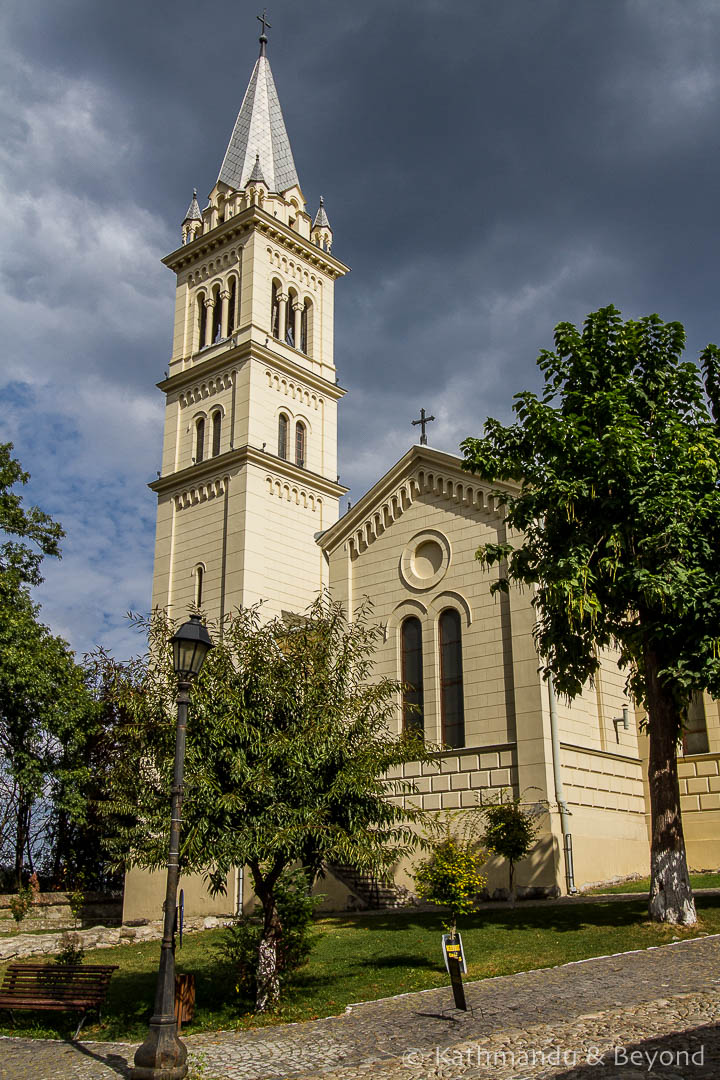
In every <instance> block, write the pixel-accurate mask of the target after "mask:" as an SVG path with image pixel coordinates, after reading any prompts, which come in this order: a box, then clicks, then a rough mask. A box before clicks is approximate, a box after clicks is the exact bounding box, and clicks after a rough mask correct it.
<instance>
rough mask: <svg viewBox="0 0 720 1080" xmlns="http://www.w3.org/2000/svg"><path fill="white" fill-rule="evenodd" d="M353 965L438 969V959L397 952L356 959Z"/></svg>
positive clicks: (362, 966) (360, 966) (361, 966)
mask: <svg viewBox="0 0 720 1080" xmlns="http://www.w3.org/2000/svg"><path fill="white" fill-rule="evenodd" d="M355 966H356V967H359V968H365V967H369V968H429V969H430V970H439V968H440V966H441V965H440V961H438V962H437V963H436V962H434V961H433V960H429V959H428V957H427V956H419V955H418V954H417V953H397V954H394V955H393V956H377V957H368V958H367V959H366V960H356V961H355Z"/></svg>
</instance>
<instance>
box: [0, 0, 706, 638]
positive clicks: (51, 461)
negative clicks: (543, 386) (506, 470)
mask: <svg viewBox="0 0 720 1080" xmlns="http://www.w3.org/2000/svg"><path fill="white" fill-rule="evenodd" d="M255 13H256V12H255V6H252V7H251V6H250V5H247V4H237V3H236V2H233V3H230V2H225V0H218V2H216V3H214V4H213V5H212V6H209V5H208V6H204V5H198V4H197V3H191V2H189V0H172V2H169V0H158V2H157V3H155V4H147V3H143V4H141V3H139V2H138V0H125V2H124V3H123V4H122V5H110V4H98V3H97V2H96V0H53V2H52V3H51V2H50V0H33V3H32V4H27V3H21V2H18V0H9V2H8V0H6V4H5V5H4V14H3V23H2V26H1V27H0V57H1V59H2V63H0V80H2V84H3V85H2V95H1V99H0V129H1V130H0V229H1V230H2V238H3V241H2V245H1V248H2V250H1V251H0V319H1V321H2V326H3V329H4V348H3V350H2V355H1V356H0V439H2V440H3V441H6V440H12V441H13V442H14V443H15V447H16V453H17V455H18V456H19V458H20V460H21V461H22V463H23V465H24V467H25V468H26V469H28V470H29V471H30V472H31V473H32V481H31V484H30V485H29V487H28V492H27V494H28V497H29V498H30V499H32V500H33V501H35V502H37V503H38V504H39V505H40V506H42V507H43V509H46V510H48V511H49V512H50V513H52V514H53V515H54V516H55V517H56V518H57V519H58V520H59V521H61V522H62V524H63V526H64V527H65V530H66V532H67V537H66V540H65V542H64V554H63V559H62V561H61V562H58V563H54V562H53V563H51V562H48V563H47V564H46V581H45V583H44V585H43V586H42V587H41V589H40V590H39V592H38V599H39V600H40V601H41V603H42V605H43V617H44V619H45V621H46V622H47V623H48V624H49V625H50V626H51V627H52V628H53V630H54V631H55V632H57V633H60V634H63V635H64V636H65V637H66V638H67V639H68V640H69V641H70V642H71V644H72V645H73V647H74V648H75V649H76V650H78V651H79V652H82V651H84V650H86V649H89V648H92V647H93V646H94V645H95V644H103V645H105V646H106V647H108V648H110V649H111V650H113V651H114V652H115V653H116V654H117V655H118V656H121V657H122V656H125V655H127V654H128V653H129V652H131V651H137V649H138V648H139V642H138V639H137V637H136V636H135V635H134V634H133V632H132V631H130V630H129V628H128V626H127V623H126V621H125V619H124V614H125V612H126V611H127V610H128V609H134V610H141V611H142V610H147V608H148V606H149V603H150V577H151V568H152V553H153V537H154V496H153V495H152V494H151V493H150V492H149V491H148V489H147V487H146V484H147V482H148V481H149V480H151V479H152V478H153V477H154V476H155V471H156V469H157V467H158V462H159V456H160V440H161V429H162V395H161V394H160V392H159V391H158V390H157V389H156V388H155V383H156V382H157V380H158V379H160V378H161V377H162V374H163V371H164V368H165V366H166V363H167V358H168V355H169V344H170V332H171V324H172V310H173V295H172V294H173V275H172V274H171V273H170V272H169V271H167V270H166V269H165V268H164V267H163V266H162V265H161V264H160V259H161V258H162V256H163V255H165V254H167V252H169V251H170V250H172V249H173V248H175V247H176V246H177V244H178V242H179V224H180V221H181V219H182V216H183V214H184V212H185V208H186V206H187V204H188V201H189V198H190V195H191V193H192V188H193V187H194V186H197V187H198V189H199V191H200V195H201V197H202V196H203V195H205V194H206V193H207V192H208V191H209V190H210V189H211V187H212V185H213V183H214V181H215V178H216V176H217V171H218V169H219V166H220V162H221V160H222V157H223V153H224V150H225V146H226V144H227V140H228V138H229V135H230V132H231V130H232V126H233V123H234V119H235V115H236V113H237V110H238V108H239V106H240V102H241V100H242V96H243V93H244V90H245V86H246V84H247V80H248V78H249V75H250V72H251V69H252V65H253V63H254V61H255V57H256V55H257V33H258V24H257V23H256V20H255ZM268 17H269V19H270V21H271V23H272V24H273V25H272V29H271V31H270V32H269V37H270V44H269V50H268V53H269V57H270V61H271V65H272V68H273V72H274V76H275V81H276V84H277V87H278V92H279V95H280V100H281V103H282V106H283V110H284V114H285V120H286V125H287V129H288V133H289V136H290V140H291V143H292V146H293V151H294V155H295V160H296V164H297V167H298V172H299V175H300V181H301V184H302V187H303V191H304V193H305V196H306V198H307V199H308V203H309V208H310V209H311V210H312V211H313V212H314V210H315V208H316V207H317V202H318V198H319V195H320V193H322V194H323V195H324V197H325V203H326V207H327V210H328V213H329V215H330V220H331V223H332V225H333V229H334V232H335V247H334V252H335V253H336V254H337V255H338V257H339V258H341V259H342V260H343V261H345V262H347V263H349V264H350V266H351V267H352V268H353V273H352V274H351V275H350V276H349V277H348V278H346V279H345V280H344V281H342V282H341V283H340V284H339V286H338V288H337V309H336V360H337V366H338V371H339V376H340V381H341V382H342V384H343V385H344V386H346V387H347V388H348V390H349V391H350V393H349V394H348V397H347V398H346V399H345V401H344V403H343V405H342V411H341V418H340V425H341V426H340V470H341V479H342V480H343V482H344V483H346V484H348V485H350V486H351V488H352V491H351V498H353V499H356V498H357V497H358V496H359V495H360V494H362V492H363V491H364V490H365V489H366V488H367V487H369V486H370V485H371V484H372V483H373V482H374V480H375V479H377V477H378V476H379V475H380V474H381V473H382V472H384V471H385V470H386V469H387V468H389V467H390V466H391V465H392V464H393V462H394V461H395V460H396V459H397V458H398V457H399V456H400V455H401V454H402V453H404V452H405V450H406V449H407V447H408V446H409V445H410V443H411V442H412V441H413V440H414V439H415V438H416V436H417V429H414V428H412V427H411V426H410V421H411V420H412V419H413V418H414V417H416V416H418V415H419V412H418V410H419V409H420V407H421V406H424V407H425V408H426V409H427V410H428V412H433V413H434V414H435V416H436V417H437V418H438V419H437V421H436V423H435V424H434V425H432V427H431V439H430V441H431V443H432V444H433V445H435V446H438V447H440V448H442V449H447V450H456V449H457V446H458V444H459V442H460V441H461V440H462V438H464V437H465V436H466V435H467V434H471V433H472V434H475V433H479V431H480V430H481V427H482V423H483V421H484V419H485V417H486V416H487V415H488V414H490V415H495V416H499V417H501V418H504V419H507V418H509V416H510V407H511V400H512V395H513V394H514V393H516V392H518V391H520V390H522V389H524V388H526V387H534V386H537V383H538V379H537V371H536V367H535V360H536V357H537V355H538V352H539V350H540V349H541V348H543V347H547V346H549V345H550V343H551V340H552V329H553V326H554V325H555V324H556V323H557V322H559V321H560V320H565V319H567V320H571V321H574V322H577V321H580V320H582V318H583V317H584V316H585V315H586V314H587V312H589V311H591V310H594V309H596V308H597V307H600V306H601V305H604V304H607V303H610V302H614V303H615V304H616V305H617V306H618V307H620V308H621V310H622V311H623V312H624V314H625V315H626V316H639V315H642V314H646V313H649V312H652V311H658V312H659V313H660V314H661V315H662V316H663V318H665V319H680V320H681V321H683V322H684V323H685V324H686V326H687V328H688V336H689V348H690V350H691V352H693V353H697V352H698V351H699V349H700V348H701V347H702V346H703V345H704V344H705V343H706V342H707V341H718V340H720V327H719V326H718V314H717V313H718V299H717V296H718V281H717V278H718V273H717V257H716V233H717V222H716V218H717V202H718V197H717V192H718V190H719V189H720V155H719V153H718V131H720V69H718V66H717V62H716V58H717V56H718V54H719V53H720V6H719V5H717V4H716V3H714V2H705V0H692V2H690V3H688V2H687V0H663V3H661V4H659V3H657V0H611V2H607V3H602V4H600V3H592V2H590V0H585V2H578V0H506V2H504V3H503V4H498V3H497V2H496V0H492V2H491V0H454V2H453V3H452V4H449V3H446V2H440V0H394V2H393V3H392V4H390V5H388V4H387V3H380V2H379V0H365V2H364V3H363V4H361V5H358V4H352V3H347V2H345V0H307V2H306V3H305V4H303V5H298V4H296V3H290V0H279V2H277V3H276V4H274V5H273V6H272V7H271V8H270V10H269V12H268Z"/></svg>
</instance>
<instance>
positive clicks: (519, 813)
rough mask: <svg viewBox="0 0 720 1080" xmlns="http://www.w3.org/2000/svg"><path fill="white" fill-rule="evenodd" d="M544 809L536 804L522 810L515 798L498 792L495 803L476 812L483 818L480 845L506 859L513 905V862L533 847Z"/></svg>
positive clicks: (519, 800) (521, 857) (517, 799)
mask: <svg viewBox="0 0 720 1080" xmlns="http://www.w3.org/2000/svg"><path fill="white" fill-rule="evenodd" d="M545 810H546V807H545V806H544V805H543V804H542V803H537V804H535V805H533V806H531V807H528V808H525V807H524V805H523V803H522V802H521V799H520V798H519V797H517V798H513V797H511V796H510V795H506V794H505V793H504V792H502V791H501V792H500V797H499V799H498V801H497V802H494V803H488V804H486V805H483V806H481V807H480V809H479V813H480V814H481V815H482V817H483V818H484V823H485V830H484V833H483V837H482V840H483V843H485V844H487V847H488V849H489V850H490V851H492V852H493V853H494V854H496V855H500V856H501V858H503V859H507V860H508V864H509V868H510V902H511V903H514V902H515V863H516V862H519V860H520V859H524V858H525V857H526V856H527V855H528V854H529V853H530V850H531V848H532V847H533V846H534V844H535V841H536V840H537V834H538V830H539V818H540V816H541V815H542V814H544V813H545Z"/></svg>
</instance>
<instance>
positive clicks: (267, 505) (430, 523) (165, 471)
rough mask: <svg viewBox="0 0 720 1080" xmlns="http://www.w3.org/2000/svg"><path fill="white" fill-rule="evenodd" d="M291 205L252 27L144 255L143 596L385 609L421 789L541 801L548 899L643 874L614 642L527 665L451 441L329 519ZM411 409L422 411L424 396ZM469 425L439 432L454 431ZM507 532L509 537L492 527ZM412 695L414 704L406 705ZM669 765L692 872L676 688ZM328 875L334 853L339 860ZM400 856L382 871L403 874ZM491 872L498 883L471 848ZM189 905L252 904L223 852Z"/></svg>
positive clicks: (334, 877)
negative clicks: (156, 333)
mask: <svg viewBox="0 0 720 1080" xmlns="http://www.w3.org/2000/svg"><path fill="white" fill-rule="evenodd" d="M313 211H314V212H309V211H308V204H307V203H306V200H305V197H304V195H303V192H302V189H301V186H300V181H299V178H298V175H297V171H296V168H295V162H294V159H293V154H292V149H291V146H290V141H289V138H288V134H287V131H286V128H285V123H284V120H283V114H282V110H281V107H280V101H279V98H278V94H277V91H276V87H275V82H274V79H273V75H272V72H271V69H270V64H269V61H268V58H267V37H266V34H265V25H264V23H263V32H262V35H261V37H260V55H259V57H258V58H257V61H256V63H255V67H254V68H253V71H252V74H251V76H250V81H249V84H248V87H247V91H246V93H245V97H244V99H243V101H242V105H241V107H240V112H239V114H238V117H237V120H236V122H235V126H234V129H233V131H232V134H231V136H230V141H229V143H228V146H227V149H226V151H225V156H224V158H223V159H222V164H221V166H220V171H219V173H218V178H217V182H216V183H215V186H214V187H213V189H212V191H211V192H210V195H209V198H208V204H207V206H206V207H205V208H204V209H201V208H200V204H199V203H198V201H197V198H196V193H194V194H193V198H192V200H191V202H190V205H189V207H188V210H187V213H186V215H185V218H184V220H183V222H182V226H181V241H182V242H181V244H180V246H179V247H178V248H177V250H175V251H173V252H172V253H171V254H170V255H168V256H167V257H166V258H165V259H164V260H163V262H164V264H165V265H166V266H167V267H168V268H169V269H170V270H171V271H173V272H174V273H175V275H176V278H177V291H176V302H175V318H174V330H173V343H172V355H171V359H170V362H169V365H168V370H167V373H166V377H165V379H164V380H163V381H162V382H161V383H160V384H159V388H160V390H161V391H162V392H163V393H164V394H165V398H166V408H165V429H164V440H163V449H162V465H161V470H160V473H159V475H158V478H157V480H155V481H154V482H153V483H152V484H151V485H150V486H151V488H152V489H153V491H154V492H155V493H156V495H157V499H158V510H157V532H156V541H155V564H154V576H153V596H152V606H153V607H159V608H165V609H167V611H168V613H169V614H170V616H171V617H173V618H178V619H183V618H185V617H186V615H187V612H188V610H189V609H190V608H191V607H192V606H193V605H197V606H198V607H201V608H202V609H203V610H204V611H205V612H206V613H207V615H208V617H209V618H222V617H223V616H224V615H225V614H227V613H229V612H232V611H233V610H234V609H236V608H238V607H240V606H249V605H252V604H255V603H257V602H259V601H263V603H264V610H265V611H266V612H267V614H268V616H269V617H272V616H275V615H282V614H283V613H296V612H301V611H303V610H304V609H305V608H306V607H307V606H308V605H309V604H310V603H311V602H312V600H313V599H314V598H315V597H316V596H317V594H318V592H319V591H320V590H321V589H323V588H329V589H330V591H331V593H332V596H333V597H334V598H335V599H337V600H339V601H341V602H342V604H343V605H344V606H345V608H346V610H347V611H348V612H349V613H350V615H351V616H352V612H353V610H354V609H355V608H356V606H357V605H358V604H359V603H360V602H361V601H362V600H363V598H364V597H369V598H370V599H371V600H372V602H373V607H374V617H375V619H376V620H377V621H378V623H379V624H380V626H381V627H382V632H383V637H382V645H381V648H380V649H379V651H378V654H377V670H378V673H379V674H381V675H386V676H389V677H391V678H393V679H397V680H400V681H402V682H403V683H404V684H405V685H406V687H407V688H408V689H407V692H406V695H405V701H404V702H399V703H398V713H397V730H398V732H399V731H400V730H401V728H402V725H403V724H404V723H405V722H406V721H407V722H410V723H414V724H419V723H421V724H422V727H423V730H424V733H425V737H426V738H427V740H428V741H429V742H432V743H438V744H442V745H443V746H444V747H445V749H443V750H442V751H441V752H440V753H439V754H438V755H437V757H438V763H437V767H433V768H428V766H427V765H426V766H423V767H422V768H421V767H420V766H417V767H413V766H405V775H406V776H409V777H412V778H413V779H414V780H415V781H416V784H417V788H418V791H419V793H420V798H421V799H422V803H423V805H424V807H425V808H427V809H432V810H437V811H446V810H454V809H460V808H463V807H471V806H475V805H477V803H478V801H479V800H481V799H485V800H488V799H489V800H492V799H494V798H496V797H497V796H498V795H499V794H500V793H501V792H512V793H513V794H515V795H519V796H520V797H521V798H522V799H523V800H524V801H527V802H528V803H542V804H543V805H545V806H547V808H548V809H547V811H546V812H545V813H544V814H543V816H542V818H541V819H540V820H541V833H540V838H539V842H538V844H537V846H536V848H535V849H534V851H533V853H532V855H531V856H530V857H529V858H528V859H527V860H525V862H523V863H521V864H520V866H519V868H518V871H517V875H516V880H517V884H518V892H519V894H520V895H523V894H525V895H558V894H565V893H568V892H573V891H575V890H581V889H582V888H583V887H585V886H587V885H589V884H591V883H598V882H602V881H608V880H611V879H613V878H620V877H624V876H628V875H631V874H643V875H644V874H646V873H647V871H648V865H649V855H648V809H649V802H648V794H647V790H646V780H645V773H646V764H645V759H646V755H647V746H646V743H647V739H646V737H645V736H644V735H643V734H642V732H641V730H640V726H639V720H641V716H640V715H636V713H635V710H634V709H633V708H630V707H629V703H628V699H627V698H626V696H625V690H624V686H625V676H624V674H623V673H622V672H621V671H620V670H619V669H618V667H617V664H616V663H615V660H614V657H613V656H612V655H607V656H605V657H604V658H603V663H602V668H601V671H600V673H599V676H598V678H597V679H596V681H595V684H594V686H592V687H590V686H588V687H587V688H586V690H585V692H584V693H583V694H582V696H581V697H579V698H577V699H576V700H575V701H574V702H572V703H571V704H567V703H566V702H562V701H558V700H556V699H555V696H554V694H553V692H552V687H549V686H548V684H547V683H546V682H544V681H543V679H542V676H541V673H540V670H539V661H538V656H537V653H536V651H535V647H534V643H533V638H532V627H533V619H534V613H533V609H532V606H531V603H530V597H529V595H528V593H527V592H521V591H520V590H517V589H513V590H511V592H510V594H509V595H507V596H505V595H500V596H499V597H493V596H492V595H491V593H490V585H491V583H492V580H493V576H494V575H496V574H497V570H496V569H487V568H484V567H481V565H480V564H479V563H478V562H477V561H476V559H475V557H474V555H475V551H476V550H477V548H478V546H479V545H480V544H481V543H484V542H488V541H491V542H504V541H505V540H506V527H505V525H504V522H503V510H502V505H501V504H499V503H498V500H497V499H496V498H495V497H494V496H493V495H492V493H491V490H490V488H489V487H488V485H486V484H484V483H482V482H481V481H479V480H477V479H475V478H474V477H473V476H472V475H470V474H468V473H466V472H464V471H463V470H462V468H461V459H460V458H459V457H457V456H455V455H452V454H448V453H445V452H442V451H439V450H435V449H433V448H432V447H431V446H429V445H427V439H426V435H425V424H424V423H423V424H422V434H421V436H420V443H419V444H418V445H415V446H413V447H412V448H411V449H410V450H408V452H407V453H406V454H405V455H404V456H403V457H402V458H401V459H400V460H399V461H398V462H396V463H395V464H394V465H392V467H391V468H390V469H389V470H388V471H387V472H386V473H385V475H384V476H382V477H381V478H380V479H379V480H378V481H377V482H376V483H375V484H374V485H373V487H372V488H371V489H370V490H369V491H368V492H367V493H366V494H365V495H363V497H362V498H361V499H359V500H358V501H357V502H356V503H355V505H354V506H352V507H351V508H350V507H348V509H347V512H346V513H345V514H343V515H342V516H340V510H339V506H340V499H341V497H342V496H343V495H344V494H345V493H346V491H347V489H346V488H344V487H343V486H342V485H341V484H340V483H339V477H338V455H337V414H338V402H339V400H340V399H341V398H342V397H343V396H344V395H345V390H343V388H342V387H341V386H340V385H339V383H338V380H337V377H336V373H335V364H334V358H333V337H334V317H333V295H334V288H335V283H336V281H338V280H339V279H340V278H343V277H344V276H345V275H346V274H347V273H348V271H349V267H348V266H347V265H346V264H345V263H343V262H342V261H341V260H340V259H339V258H338V256H337V254H335V252H334V250H333V248H334V246H335V245H334V236H333V231H332V228H331V225H330V220H329V217H328V214H327V212H326V209H325V206H324V204H323V199H322V197H320V199H319V201H318V204H317V208H315V206H313ZM422 417H423V418H424V413H423V414H422ZM465 434H467V433H466V432H459V433H458V437H459V438H460V437H463V436H464V435H465ZM511 539H512V538H511ZM409 704H413V705H415V706H416V708H417V711H415V710H412V711H411V710H409V709H407V706H408V705H409ZM682 753H683V756H682V758H681V760H680V763H679V771H680V777H681V787H682V795H683V814H684V824H685V831H686V841H687V848H688V861H689V864H690V867H691V868H694V869H703V868H716V867H718V866H719V865H720V714H719V712H718V704H717V702H713V701H712V700H711V699H710V698H705V700H700V699H698V701H697V702H696V703H695V705H694V707H693V709H692V710H691V715H690V716H689V718H688V726H687V730H686V732H685V739H684V746H683V750H682ZM345 870H346V871H347V868H345ZM410 871H411V867H410V866H403V865H401V866H398V867H397V873H396V881H397V883H398V885H401V886H404V887H407V888H409V889H412V877H411V873H410ZM487 872H488V879H489V881H488V884H489V889H490V891H492V890H493V889H494V888H498V887H502V886H503V885H505V884H506V883H507V870H506V867H504V866H502V865H501V864H500V863H499V862H498V860H496V859H491V860H490V862H489V863H488V864H487ZM181 884H182V885H183V887H184V889H185V902H186V910H187V913H188V914H189V915H200V914H216V913H226V912H228V911H237V910H240V909H241V908H242V907H243V906H247V904H248V903H249V902H250V900H251V893H250V890H249V885H248V883H247V881H246V880H244V875H243V873H242V868H238V870H237V872H236V875H235V880H234V881H231V882H228V893H227V896H225V897H218V898H215V899H213V898H211V897H210V896H209V895H208V894H207V893H206V891H205V889H204V887H203V885H202V882H201V881H200V880H199V879H197V878H187V879H185V880H184V881H183V882H182V883H181ZM163 891H164V876H163V875H162V874H149V873H146V872H143V871H139V870H134V871H131V872H130V873H129V874H128V875H127V879H126V888H125V903H124V918H125V919H126V920H127V919H137V918H143V917H145V918H155V917H157V912H158V911H159V910H160V907H161V904H162V896H163ZM322 891H323V892H324V893H326V895H327V897H328V899H327V906H328V907H332V908H335V909H344V908H351V907H355V906H360V905H362V903H363V896H362V891H361V889H360V887H359V885H358V884H357V882H355V881H354V880H353V878H352V875H351V874H348V873H347V872H346V873H341V872H340V870H339V869H338V873H337V874H332V873H329V874H328V877H327V879H326V880H325V881H323V882H322Z"/></svg>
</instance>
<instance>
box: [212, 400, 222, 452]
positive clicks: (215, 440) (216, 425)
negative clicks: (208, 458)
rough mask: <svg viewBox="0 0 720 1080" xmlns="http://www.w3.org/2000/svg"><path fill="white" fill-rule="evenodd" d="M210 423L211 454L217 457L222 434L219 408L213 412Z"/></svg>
mask: <svg viewBox="0 0 720 1080" xmlns="http://www.w3.org/2000/svg"><path fill="white" fill-rule="evenodd" d="M212 424H213V428H212V456H213V457H217V456H218V454H219V453H220V436H221V435H222V413H221V412H220V410H219V409H217V410H216V412H214V413H213V418H212Z"/></svg>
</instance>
